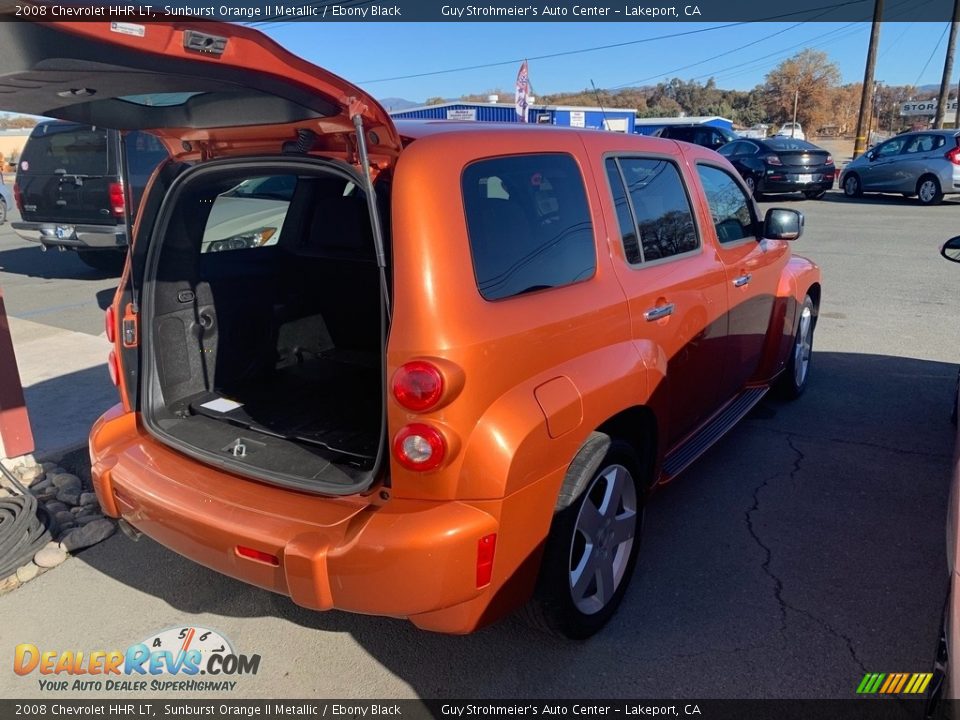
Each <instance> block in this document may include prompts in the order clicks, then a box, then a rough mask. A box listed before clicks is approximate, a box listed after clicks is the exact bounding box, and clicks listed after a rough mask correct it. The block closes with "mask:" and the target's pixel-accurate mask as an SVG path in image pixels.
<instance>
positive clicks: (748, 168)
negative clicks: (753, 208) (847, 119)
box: [717, 137, 836, 199]
mask: <svg viewBox="0 0 960 720" xmlns="http://www.w3.org/2000/svg"><path fill="white" fill-rule="evenodd" d="M717 152H718V153H720V154H721V155H723V156H724V157H726V158H727V159H728V160H729V161H730V162H731V163H732V164H733V166H734V167H735V168H736V169H737V171H738V172H739V173H740V175H741V176H742V177H743V179H744V181H745V182H746V183H747V187H748V188H750V191H751V192H752V193H753V194H754V195H761V194H764V193H771V194H777V193H792V192H802V193H803V194H804V196H805V197H807V198H810V199H814V198H819V197H822V196H823V194H824V193H825V192H826V191H827V190H829V189H830V188H831V187H833V178H834V176H835V174H836V168H835V167H834V165H833V157H831V155H830V153H828V152H827V151H826V150H824V149H823V148H820V147H817V146H816V145H814V144H813V143H808V142H807V141H806V140H796V139H794V138H784V137H775V138H769V139H767V140H753V139H746V138H743V139H740V140H736V141H734V142H732V143H727V144H726V145H724V146H723V147H721V148H720V149H719V150H717Z"/></svg>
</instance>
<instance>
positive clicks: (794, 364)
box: [777, 295, 817, 400]
mask: <svg viewBox="0 0 960 720" xmlns="http://www.w3.org/2000/svg"><path fill="white" fill-rule="evenodd" d="M798 315H799V320H798V321H797V332H796V334H795V335H794V336H793V344H792V345H791V347H790V359H789V360H788V361H787V367H786V369H785V370H784V371H783V373H781V374H780V377H779V378H778V380H777V389H778V390H779V394H780V396H781V397H783V398H785V399H787V400H795V399H796V398H798V397H800V396H801V395H803V393H804V391H805V390H806V389H807V384H808V383H809V381H810V364H811V360H812V359H813V333H814V330H816V328H817V308H816V306H815V305H814V304H813V300H811V299H810V296H809V295H807V296H806V297H805V298H804V299H803V304H802V305H801V306H800V312H799V313H798ZM804 335H805V336H806V337H805V338H804V337H803V336H804Z"/></svg>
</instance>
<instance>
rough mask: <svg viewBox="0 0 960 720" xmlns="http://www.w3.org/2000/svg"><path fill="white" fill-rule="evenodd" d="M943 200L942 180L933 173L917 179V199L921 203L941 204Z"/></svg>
mask: <svg viewBox="0 0 960 720" xmlns="http://www.w3.org/2000/svg"><path fill="white" fill-rule="evenodd" d="M941 200H943V189H942V188H941V187H940V181H939V180H937V178H936V177H934V176H933V175H924V176H923V177H921V178H920V179H919V180H917V201H918V202H919V203H920V204H921V205H939V204H940V201H941Z"/></svg>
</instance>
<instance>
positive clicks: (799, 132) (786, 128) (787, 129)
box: [775, 122, 807, 140]
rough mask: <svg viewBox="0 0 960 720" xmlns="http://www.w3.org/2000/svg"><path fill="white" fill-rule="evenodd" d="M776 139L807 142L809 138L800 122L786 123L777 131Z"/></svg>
mask: <svg viewBox="0 0 960 720" xmlns="http://www.w3.org/2000/svg"><path fill="white" fill-rule="evenodd" d="M775 137H786V138H791V139H793V140H806V139H807V136H806V135H804V134H803V126H802V125H801V124H800V123H798V122H785V123H784V124H783V125H781V126H780V129H779V130H777V134H776V136H775Z"/></svg>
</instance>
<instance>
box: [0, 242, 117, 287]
mask: <svg viewBox="0 0 960 720" xmlns="http://www.w3.org/2000/svg"><path fill="white" fill-rule="evenodd" d="M0 272H6V273H13V274H16V275H26V276H28V277H38V278H44V279H48V280H58V279H63V278H72V279H76V280H103V279H105V278H110V277H117V276H118V275H119V274H118V273H109V272H103V271H101V270H94V269H93V268H92V267H89V266H88V265H85V264H84V263H83V261H82V260H80V258H79V257H78V256H77V253H75V252H73V251H70V250H67V251H64V252H60V251H59V250H48V251H47V252H43V251H42V250H41V249H40V248H39V247H38V246H34V245H31V246H29V247H18V248H14V249H13V250H2V251H0Z"/></svg>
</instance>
